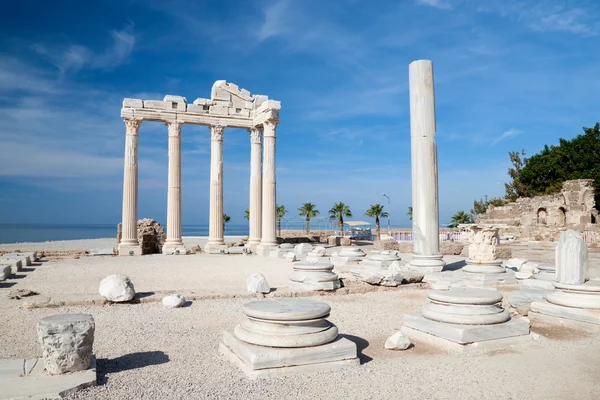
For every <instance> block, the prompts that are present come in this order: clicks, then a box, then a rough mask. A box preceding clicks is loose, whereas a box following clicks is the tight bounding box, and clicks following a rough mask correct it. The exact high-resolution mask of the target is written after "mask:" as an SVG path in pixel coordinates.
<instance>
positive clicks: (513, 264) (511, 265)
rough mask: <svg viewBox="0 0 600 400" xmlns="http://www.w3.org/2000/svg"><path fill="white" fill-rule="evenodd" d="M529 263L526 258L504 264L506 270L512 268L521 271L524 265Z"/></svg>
mask: <svg viewBox="0 0 600 400" xmlns="http://www.w3.org/2000/svg"><path fill="white" fill-rule="evenodd" d="M526 262H527V259H525V258H511V259H508V260H506V261H505V262H504V266H505V267H506V268H510V269H512V270H513V271H520V270H521V267H522V266H523V264H525V263H526Z"/></svg>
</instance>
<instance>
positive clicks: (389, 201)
mask: <svg viewBox="0 0 600 400" xmlns="http://www.w3.org/2000/svg"><path fill="white" fill-rule="evenodd" d="M382 195H383V197H385V198H386V199H388V235H391V234H392V222H391V221H390V218H391V216H392V213H391V212H390V208H391V206H390V204H391V200H390V196H388V195H387V194H385V193H382Z"/></svg>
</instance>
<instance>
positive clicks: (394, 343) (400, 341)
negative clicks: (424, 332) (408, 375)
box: [383, 332, 412, 350]
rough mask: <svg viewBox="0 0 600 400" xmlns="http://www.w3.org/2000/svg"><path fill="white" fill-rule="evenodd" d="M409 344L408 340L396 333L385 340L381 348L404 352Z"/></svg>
mask: <svg viewBox="0 0 600 400" xmlns="http://www.w3.org/2000/svg"><path fill="white" fill-rule="evenodd" d="M411 344H412V343H411V342H410V339H409V338H407V337H406V336H404V335H403V334H402V332H396V333H394V334H393V335H392V336H390V337H389V338H387V340H386V341H385V344H384V346H383V347H385V348H386V349H388V350H406V349H408V348H409V347H410V345H411Z"/></svg>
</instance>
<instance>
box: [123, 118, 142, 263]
mask: <svg viewBox="0 0 600 400" xmlns="http://www.w3.org/2000/svg"><path fill="white" fill-rule="evenodd" d="M141 122H142V121H140V120H136V119H126V120H125V126H126V128H127V131H126V135H125V168H124V175H123V221H122V230H121V232H122V234H121V241H120V242H119V255H126V256H128V255H141V254H142V249H141V247H140V244H139V242H138V238H137V201H138V139H139V137H138V131H139V128H140V123H141Z"/></svg>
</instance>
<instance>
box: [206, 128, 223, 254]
mask: <svg viewBox="0 0 600 400" xmlns="http://www.w3.org/2000/svg"><path fill="white" fill-rule="evenodd" d="M210 129H211V142H210V215H209V227H208V245H209V246H210V245H223V244H225V241H224V238H223V130H224V128H223V127H222V126H219V125H217V126H211V128H210Z"/></svg>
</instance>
